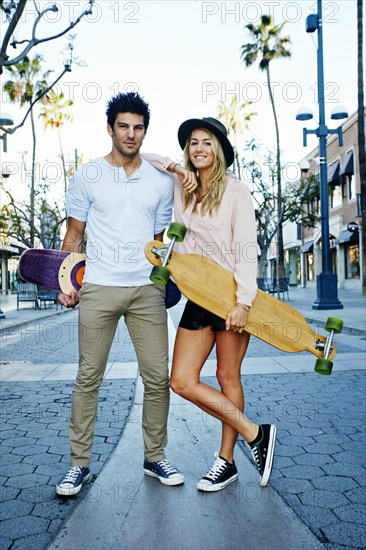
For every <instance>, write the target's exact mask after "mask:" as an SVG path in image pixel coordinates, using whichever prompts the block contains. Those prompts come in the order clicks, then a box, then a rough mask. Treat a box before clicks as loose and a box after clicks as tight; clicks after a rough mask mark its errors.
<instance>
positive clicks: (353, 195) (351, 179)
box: [347, 174, 356, 199]
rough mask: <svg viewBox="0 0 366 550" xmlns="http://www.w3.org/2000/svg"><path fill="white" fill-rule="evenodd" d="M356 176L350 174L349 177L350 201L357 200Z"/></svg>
mask: <svg viewBox="0 0 366 550" xmlns="http://www.w3.org/2000/svg"><path fill="white" fill-rule="evenodd" d="M355 183H356V182H355V176H354V175H353V174H349V175H348V176H347V188H348V198H349V199H355V198H356V186H355Z"/></svg>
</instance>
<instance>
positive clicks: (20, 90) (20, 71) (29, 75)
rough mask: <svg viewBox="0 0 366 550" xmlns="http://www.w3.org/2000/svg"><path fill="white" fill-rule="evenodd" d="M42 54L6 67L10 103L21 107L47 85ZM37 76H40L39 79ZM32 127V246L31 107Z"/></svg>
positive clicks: (34, 160)
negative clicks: (10, 77)
mask: <svg viewBox="0 0 366 550" xmlns="http://www.w3.org/2000/svg"><path fill="white" fill-rule="evenodd" d="M42 60H43V58H42V56H40V55H36V56H35V57H34V58H33V59H29V58H28V57H24V58H23V60H22V61H20V62H19V63H18V64H17V65H15V66H13V67H8V71H9V72H10V73H11V74H12V75H13V77H14V79H13V80H8V81H7V82H5V84H4V91H5V92H6V94H7V95H8V97H9V99H10V101H11V102H12V103H19V105H20V106H21V107H22V106H23V105H25V104H30V103H32V102H33V100H34V98H35V97H37V96H39V95H40V93H41V92H42V90H43V89H44V88H45V87H46V86H47V78H48V77H49V74H50V72H51V71H46V72H45V73H43V74H42ZM39 77H41V78H40V79H39ZM30 120H31V128H32V140H33V145H32V169H31V195H30V214H31V215H30V242H31V243H32V246H34V191H35V164H36V146H37V137H36V130H35V124H34V115H33V109H31V111H30Z"/></svg>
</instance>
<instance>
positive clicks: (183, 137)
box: [149, 118, 276, 491]
mask: <svg viewBox="0 0 366 550" xmlns="http://www.w3.org/2000/svg"><path fill="white" fill-rule="evenodd" d="M178 140H179V143H180V146H181V147H182V149H184V160H185V166H186V169H183V168H182V167H181V166H179V164H178V163H173V162H171V161H170V160H168V161H167V162H165V168H166V169H167V170H168V171H169V172H173V173H176V174H177V175H178V176H179V178H180V180H181V183H182V184H183V189H182V187H181V186H179V185H176V186H175V191H174V212H175V219H176V220H177V221H179V222H180V223H183V224H184V225H185V226H186V227H187V233H186V236H185V238H184V240H183V242H181V243H179V244H176V245H175V249H176V250H177V252H180V253H194V254H200V255H202V256H203V257H206V258H210V259H211V260H213V261H214V262H216V263H218V264H219V265H221V266H223V267H224V268H226V269H229V270H230V271H231V272H232V273H233V275H234V278H235V280H236V283H237V295H236V298H237V303H236V305H235V306H234V307H233V308H232V310H231V311H230V312H229V313H228V315H227V318H226V320H225V321H224V320H223V319H221V318H219V317H217V316H216V315H213V314H211V313H209V312H208V311H206V310H204V309H203V308H201V307H200V306H197V305H196V304H193V303H192V302H190V301H188V302H187V304H186V306H185V309H184V312H183V315H182V318H181V321H180V323H179V328H178V331H177V336H176V340H175V347H174V355H173V365H172V372H171V381H170V385H171V388H172V389H173V391H174V392H176V393H178V394H179V395H181V396H182V397H184V398H185V399H188V400H189V401H191V402H192V403H194V404H196V405H197V406H198V407H200V408H201V409H202V410H203V411H205V412H207V413H209V414H211V415H212V416H214V417H216V418H218V419H219V420H221V422H222V438H221V447H220V451H219V453H215V461H214V464H213V466H212V468H211V469H210V470H209V471H208V472H207V473H206V474H205V475H204V476H203V477H202V479H201V480H200V481H199V482H198V484H197V488H198V489H199V490H202V491H218V490H220V489H223V488H224V487H226V486H227V485H228V484H229V483H231V482H233V481H235V480H236V479H237V478H238V472H237V469H236V466H235V462H234V456H233V455H234V446H235V442H236V439H237V435H238V433H240V434H241V435H242V436H243V437H244V438H245V439H246V441H247V442H248V444H249V446H250V448H251V451H252V455H253V457H254V459H255V461H256V463H257V466H258V469H259V472H260V484H261V485H262V486H265V485H267V483H268V480H269V476H270V473H271V469H272V463H273V454H274V446H275V440H276V427H275V426H273V425H268V424H265V425H261V426H258V425H256V424H254V423H253V422H251V421H250V420H248V419H247V418H246V417H245V416H244V414H243V411H244V393H243V388H242V384H241V379H240V366H241V363H242V361H243V359H244V356H245V353H246V350H247V347H248V343H249V334H248V333H247V332H245V331H243V329H244V327H245V324H246V321H247V317H248V312H249V310H250V307H251V305H252V303H253V300H254V299H255V296H256V293H257V284H256V275H257V238H256V226H255V216H254V209H253V203H252V198H251V195H250V192H249V188H248V187H247V185H246V184H245V183H242V182H240V181H238V180H237V179H235V177H234V175H233V174H232V173H231V172H229V171H227V168H228V167H229V166H231V164H232V163H233V161H234V151H233V148H232V146H231V144H230V142H229V140H228V138H227V132H226V128H225V127H224V126H223V124H221V122H219V121H218V120H216V119H214V118H203V119H190V120H187V121H185V122H183V124H181V126H180V128H179V130H178ZM149 160H150V161H152V162H154V157H150V158H149ZM154 164H155V165H156V166H157V165H158V164H159V163H157V162H154ZM187 169H188V170H189V171H190V172H193V173H195V174H196V177H197V187H196V188H195V189H194V190H193V191H192V188H193V187H194V186H192V181H191V179H190V177H189V176H188V175H187ZM187 189H188V190H187ZM215 344H216V356H217V380H218V382H219V385H220V388H221V392H220V391H218V390H216V389H215V388H213V387H211V386H209V385H207V384H205V383H204V382H202V381H201V380H200V373H201V370H202V367H203V365H204V363H205V361H206V359H207V357H208V356H209V355H210V352H211V350H212V349H213V346H214V345H215Z"/></svg>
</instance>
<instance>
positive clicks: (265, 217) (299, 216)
mask: <svg viewBox="0 0 366 550" xmlns="http://www.w3.org/2000/svg"><path fill="white" fill-rule="evenodd" d="M244 151H245V153H246V154H245V158H247V157H250V156H251V157H252V158H251V160H249V161H248V160H246V161H243V160H242V162H241V164H242V173H243V176H244V177H243V180H244V181H245V182H246V183H247V184H248V185H249V188H250V190H251V194H252V197H253V202H254V205H255V214H256V221H257V241H258V246H259V249H260V255H259V258H258V277H266V276H267V258H268V251H269V249H270V246H271V244H272V242H273V239H274V238H275V237H276V234H277V216H276V209H277V195H276V191H275V179H276V164H275V163H274V162H273V154H272V153H271V152H269V153H267V155H266V156H265V157H264V159H263V160H262V159H261V157H260V147H259V146H258V145H257V144H256V143H255V141H254V140H251V141H248V142H247V143H246V144H245V147H244ZM264 167H265V168H266V169H264ZM318 200H319V181H318V179H317V177H315V176H313V175H311V176H309V177H308V178H306V179H305V180H303V181H301V180H300V181H298V182H295V183H291V184H288V185H287V186H286V187H285V193H284V197H283V201H282V217H283V221H284V222H285V221H290V222H296V223H301V224H303V225H305V226H307V227H314V226H315V225H316V224H317V223H318V221H319V216H318V210H317V208H315V209H314V208H313V203H314V202H317V201H318Z"/></svg>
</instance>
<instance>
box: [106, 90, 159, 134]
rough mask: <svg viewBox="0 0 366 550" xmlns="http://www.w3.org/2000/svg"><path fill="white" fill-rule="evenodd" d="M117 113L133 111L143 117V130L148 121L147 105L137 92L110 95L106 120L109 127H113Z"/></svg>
mask: <svg viewBox="0 0 366 550" xmlns="http://www.w3.org/2000/svg"><path fill="white" fill-rule="evenodd" d="M119 113H133V114H134V115H142V116H143V117H144V126H145V131H146V130H147V128H148V126H149V122H150V110H149V105H148V104H147V103H146V101H144V100H143V98H142V97H141V96H140V95H139V94H138V93H137V92H127V93H125V94H122V93H119V94H117V95H116V96H114V97H112V98H111V99H110V100H109V101H108V103H107V110H106V115H107V122H108V124H109V126H110V127H111V128H113V127H114V123H115V122H116V118H117V115H118V114H119Z"/></svg>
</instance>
